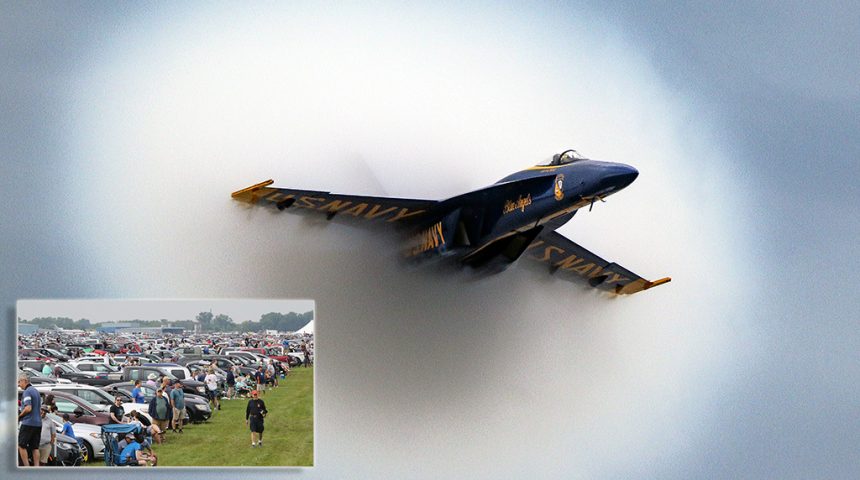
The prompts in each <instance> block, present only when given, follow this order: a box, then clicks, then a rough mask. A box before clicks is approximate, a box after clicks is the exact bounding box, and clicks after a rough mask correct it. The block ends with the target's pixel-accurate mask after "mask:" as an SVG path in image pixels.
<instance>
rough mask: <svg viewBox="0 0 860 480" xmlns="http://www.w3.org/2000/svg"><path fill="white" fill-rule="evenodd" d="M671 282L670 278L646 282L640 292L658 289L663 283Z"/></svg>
mask: <svg viewBox="0 0 860 480" xmlns="http://www.w3.org/2000/svg"><path fill="white" fill-rule="evenodd" d="M671 281H672V277H664V278H661V279H659V280H654V281H653V282H647V283H646V284H645V288H643V289H642V290H648V289H649V288H653V287H659V286H660V285H663V284H664V283H669V282H671Z"/></svg>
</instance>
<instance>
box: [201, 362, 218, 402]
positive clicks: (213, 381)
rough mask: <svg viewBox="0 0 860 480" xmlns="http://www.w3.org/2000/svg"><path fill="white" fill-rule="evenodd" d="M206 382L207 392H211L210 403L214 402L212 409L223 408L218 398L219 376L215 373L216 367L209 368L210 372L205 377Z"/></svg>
mask: <svg viewBox="0 0 860 480" xmlns="http://www.w3.org/2000/svg"><path fill="white" fill-rule="evenodd" d="M203 382H204V383H205V384H206V393H207V394H209V403H211V404H212V410H213V411H214V410H221V402H220V400H219V399H218V396H219V394H218V377H217V376H216V375H215V370H214V369H211V368H210V369H209V373H208V374H206V377H205V378H204V379H203Z"/></svg>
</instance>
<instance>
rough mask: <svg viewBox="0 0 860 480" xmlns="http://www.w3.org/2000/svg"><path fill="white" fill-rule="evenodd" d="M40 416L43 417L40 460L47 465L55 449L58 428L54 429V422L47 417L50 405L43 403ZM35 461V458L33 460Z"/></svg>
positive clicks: (40, 436)
mask: <svg viewBox="0 0 860 480" xmlns="http://www.w3.org/2000/svg"><path fill="white" fill-rule="evenodd" d="M39 414H40V415H39V416H40V417H41V418H42V427H41V429H40V430H39V462H40V465H42V466H45V465H47V464H48V460H49V459H50V458H51V453H52V452H53V451H54V445H56V443H57V430H55V429H54V423H53V422H51V421H50V420H49V419H47V418H45V415H47V414H48V407H47V406H45V405H42V408H40V409H39ZM33 461H34V462H35V459H34V460H33Z"/></svg>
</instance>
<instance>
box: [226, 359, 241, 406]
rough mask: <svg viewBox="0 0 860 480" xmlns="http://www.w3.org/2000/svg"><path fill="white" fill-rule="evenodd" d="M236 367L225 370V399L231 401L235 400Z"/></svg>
mask: <svg viewBox="0 0 860 480" xmlns="http://www.w3.org/2000/svg"><path fill="white" fill-rule="evenodd" d="M237 368H238V367H236V365H233V366H232V367H230V368H229V369H227V398H229V399H230V400H233V399H234V398H236V370H237Z"/></svg>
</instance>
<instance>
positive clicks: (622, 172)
mask: <svg viewBox="0 0 860 480" xmlns="http://www.w3.org/2000/svg"><path fill="white" fill-rule="evenodd" d="M638 176H639V170H636V169H635V168H633V167H631V166H630V165H624V164H623V163H618V164H615V165H613V166H612V168H611V170H610V172H609V174H608V175H607V176H606V177H605V181H606V182H607V183H608V184H609V185H611V186H613V187H615V189H616V190H621V189H622V188H624V187H626V186H627V185H630V184H631V183H633V180H636V177H638Z"/></svg>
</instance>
